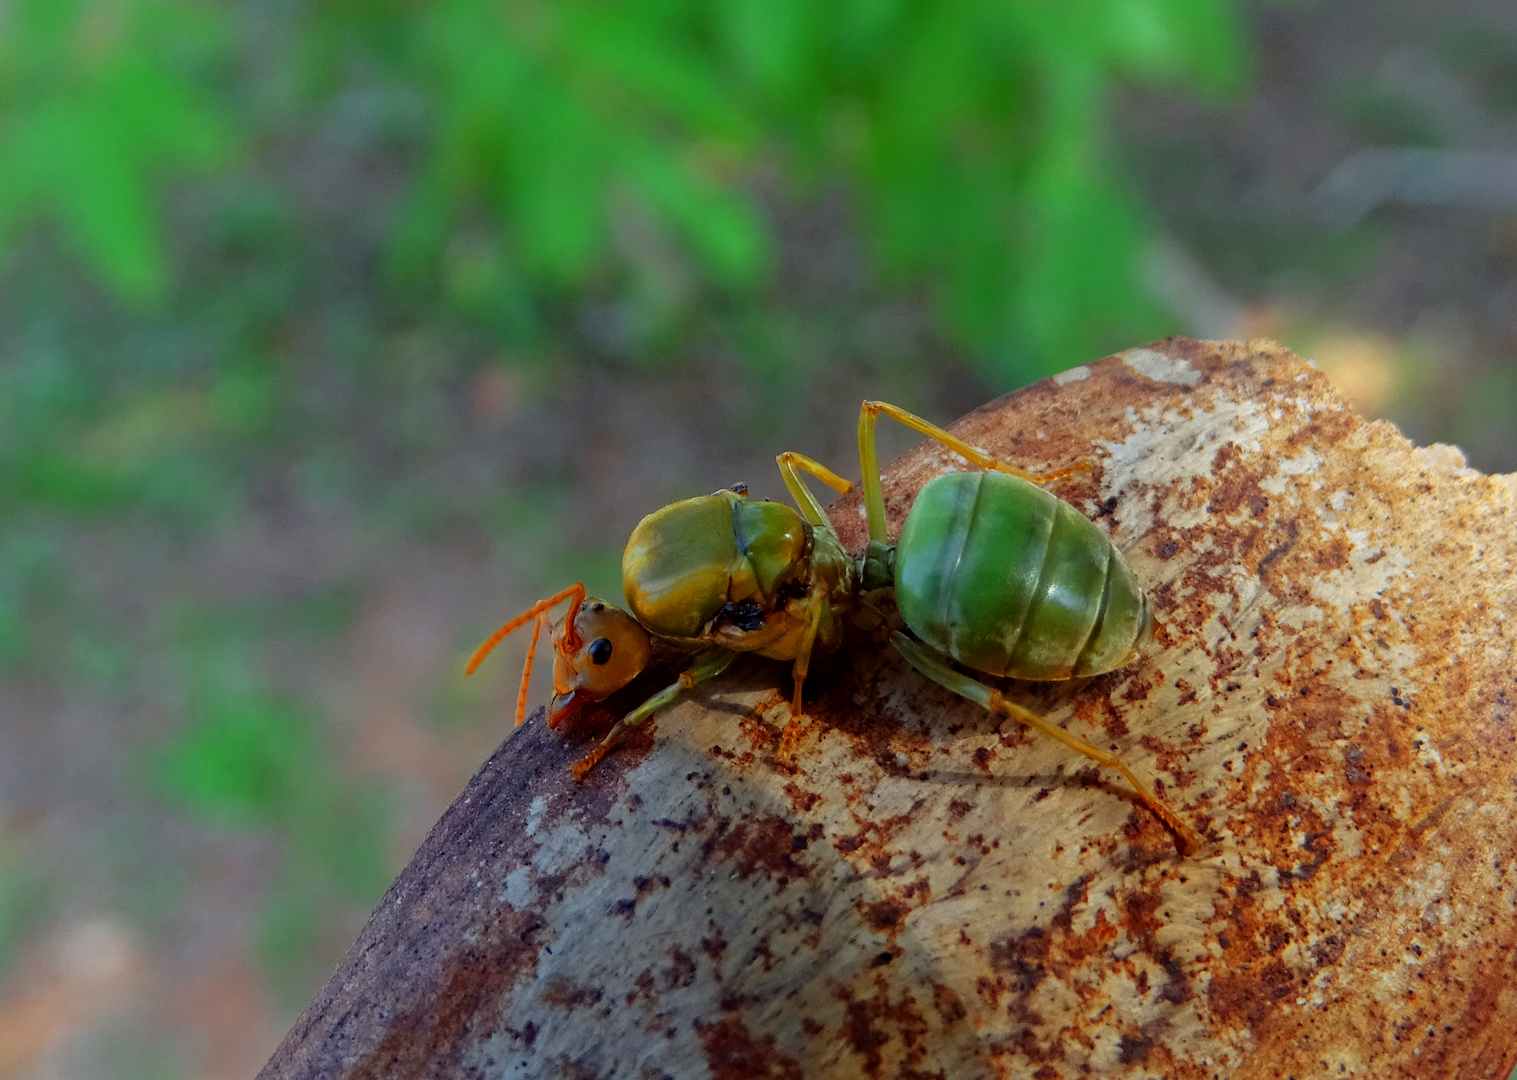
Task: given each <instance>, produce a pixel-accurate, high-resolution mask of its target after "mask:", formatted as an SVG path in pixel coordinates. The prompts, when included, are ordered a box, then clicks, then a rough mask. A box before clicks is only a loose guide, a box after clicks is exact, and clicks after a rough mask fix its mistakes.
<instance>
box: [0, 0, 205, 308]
mask: <svg viewBox="0 0 1517 1080" xmlns="http://www.w3.org/2000/svg"><path fill="white" fill-rule="evenodd" d="M222 36H223V35H222V27H221V26H220V25H219V23H218V20H216V19H215V18H213V17H212V14H211V12H209V11H208V10H207V9H206V8H204V7H203V6H202V5H199V4H195V3H189V2H185V0H130V2H126V3H116V2H101V0H14V2H12V3H8V4H6V5H5V7H4V8H3V9H0V244H3V243H4V241H5V240H6V239H7V237H8V235H9V234H11V233H12V232H14V230H15V229H16V228H17V226H18V225H20V224H21V223H23V222H25V221H27V220H30V219H32V218H37V217H43V218H47V219H50V220H52V221H53V222H55V223H56V224H57V225H59V226H61V228H62V230H63V232H64V233H65V235H66V236H67V238H68V240H69V241H70V242H71V243H72V244H73V245H74V246H75V247H76V248H77V250H78V251H79V253H80V254H81V255H82V256H83V257H84V259H85V260H86V261H87V262H88V263H89V264H90V266H91V267H92V268H93V269H94V270H95V271H96V272H97V273H98V274H99V275H100V276H101V277H102V278H103V279H104V280H105V281H106V283H107V284H108V285H110V286H111V287H112V288H113V289H115V291H116V292H117V293H118V294H119V295H121V296H123V297H125V298H127V299H129V300H133V301H146V300H151V299H154V298H156V297H158V296H160V295H161V294H162V293H163V290H164V287H165V282H166V276H167V267H166V256H165V254H164V250H163V247H164V241H163V235H162V232H163V230H162V228H161V225H160V222H159V215H158V209H157V199H156V198H155V195H156V194H157V192H156V190H155V189H156V187H157V185H158V183H159V181H160V179H161V178H162V177H163V176H164V175H165V173H166V172H167V171H168V170H172V169H175V168H180V167H184V166H200V167H206V166H208V165H210V164H212V163H213V162H215V161H216V159H217V158H218V157H220V156H222V155H224V154H225V152H226V150H227V149H228V147H229V145H230V141H231V138H232V135H233V131H232V127H231V125H230V124H229V122H228V119H227V117H226V116H225V115H223V113H222V112H221V110H219V109H218V108H217V107H216V105H215V103H214V97H213V95H212V94H210V93H209V87H208V86H207V78H206V72H205V70H204V69H205V67H206V65H207V63H208V62H209V61H211V60H212V59H213V58H214V57H215V56H216V54H217V53H218V52H220V51H221V49H220V46H221V45H222Z"/></svg>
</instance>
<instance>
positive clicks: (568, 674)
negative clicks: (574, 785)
mask: <svg viewBox="0 0 1517 1080" xmlns="http://www.w3.org/2000/svg"><path fill="white" fill-rule="evenodd" d="M570 615H571V616H572V619H571V618H565V619H564V621H563V622H561V623H560V624H559V625H558V626H557V627H555V628H554V630H553V700H552V701H551V702H549V704H548V726H549V727H558V725H559V724H561V723H563V722H564V720H566V719H568V718H569V717H570V716H572V715H573V714H574V713H575V712H576V711H578V710H579V709H580V708H582V707H583V706H585V705H587V704H589V703H591V702H595V701H600V700H601V699H603V698H606V697H609V696H610V695H611V694H614V693H615V692H616V691H618V690H620V689H621V688H622V687H624V686H626V685H627V684H628V683H629V682H631V681H632V680H633V679H635V678H636V677H637V676H638V675H639V674H641V673H642V670H643V668H645V667H647V666H648V658H649V657H650V656H651V655H652V654H653V643H652V640H651V639H650V638H649V637H648V631H646V630H644V629H643V628H642V625H641V624H640V623H638V621H637V620H636V619H634V618H633V617H632V616H631V615H628V614H627V613H626V612H625V611H623V610H622V609H621V608H619V607H617V606H616V605H615V604H608V603H606V602H605V601H603V600H595V599H591V598H586V599H585V601H584V602H583V603H582V604H580V605H579V608H578V610H577V611H571V612H570Z"/></svg>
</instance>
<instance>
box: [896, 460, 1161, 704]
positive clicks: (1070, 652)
mask: <svg viewBox="0 0 1517 1080" xmlns="http://www.w3.org/2000/svg"><path fill="white" fill-rule="evenodd" d="M895 585H896V601H897V603H898V604H899V606H900V610H901V616H902V618H903V619H905V621H906V625H907V626H908V627H910V628H911V631H912V632H913V633H914V634H916V635H917V637H919V638H921V639H922V640H923V641H924V642H926V643H927V644H928V645H931V646H932V647H934V648H936V649H938V650H939V651H941V652H945V653H947V654H949V655H950V656H952V657H953V658H954V659H956V660H958V661H960V662H961V663H964V664H967V665H969V666H970V667H972V668H976V669H978V670H980V671H984V672H987V673H989V674H992V675H1010V676H1012V677H1013V678H1018V679H1067V678H1070V677H1071V676H1077V675H1098V674H1100V673H1101V672H1103V671H1111V670H1113V669H1114V668H1118V667H1121V666H1123V665H1124V664H1126V663H1128V662H1130V661H1131V660H1133V659H1134V658H1135V656H1136V649H1137V646H1138V644H1139V642H1140V640H1141V638H1142V637H1143V636H1144V634H1145V633H1146V632H1147V629H1148V623H1149V619H1148V602H1147V600H1146V599H1145V598H1144V596H1143V592H1142V590H1141V589H1139V588H1138V584H1137V581H1136V580H1134V578H1133V575H1132V571H1131V570H1129V569H1128V566H1127V560H1125V559H1124V558H1123V557H1122V553H1121V552H1119V551H1118V550H1117V549H1116V548H1114V547H1112V544H1111V541H1110V540H1108V539H1107V538H1106V535H1105V534H1104V533H1102V532H1101V530H1100V529H1099V528H1097V527H1096V525H1095V523H1094V522H1092V521H1091V520H1090V519H1089V518H1087V517H1085V515H1083V514H1081V513H1080V512H1079V511H1078V510H1076V509H1075V508H1074V507H1073V506H1071V505H1069V504H1068V503H1066V502H1063V501H1061V500H1060V499H1057V498H1055V497H1054V496H1053V495H1051V494H1049V493H1048V492H1046V491H1044V490H1043V489H1042V488H1040V487H1037V486H1036V485H1034V484H1030V483H1027V482H1026V481H1025V480H1018V479H1016V478H1015V477H1012V476H1007V475H1005V474H1003V473H950V474H948V475H946V476H939V477H936V478H935V479H933V480H932V481H931V482H930V483H929V484H928V485H927V486H926V487H925V488H923V489H922V492H921V494H919V495H918V496H917V498H916V502H915V503H914V504H913V505H912V508H911V513H910V514H909V515H908V516H907V518H906V524H905V526H904V527H903V528H902V530H901V538H900V541H899V543H898V545H897V549H896V575H895Z"/></svg>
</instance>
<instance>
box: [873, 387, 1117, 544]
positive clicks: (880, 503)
mask: <svg viewBox="0 0 1517 1080" xmlns="http://www.w3.org/2000/svg"><path fill="white" fill-rule="evenodd" d="M882 413H883V414H884V415H885V416H888V417H890V418H891V419H892V420H895V421H897V422H898V423H900V424H904V425H905V426H906V427H909V428H911V430H913V431H916V432H919V433H920V434H923V435H926V436H927V437H928V438H929V439H933V440H935V441H937V442H940V443H942V444H943V445H944V446H946V447H948V448H949V449H950V450H952V451H953V452H954V453H956V454H959V455H960V456H962V457H963V458H964V459H965V460H967V461H969V462H970V463H971V464H974V465H978V466H980V468H982V469H991V470H993V471H995V472H1002V473H1005V474H1007V475H1008V476H1015V477H1016V478H1017V479H1019V480H1026V481H1029V482H1030V483H1034V484H1046V483H1049V482H1050V481H1052V480H1058V479H1061V478H1062V477H1065V476H1069V475H1071V474H1073V473H1077V472H1090V471H1091V467H1090V464H1089V463H1088V462H1084V461H1078V462H1076V463H1075V464H1073V465H1070V466H1069V467H1067V468H1064V469H1054V470H1052V471H1050V472H1037V473H1035V472H1029V471H1027V470H1026V469H1019V468H1017V467H1016V466H1015V465H1008V464H1007V463H1006V462H1004V461H1002V460H1000V459H999V458H994V457H991V456H990V455H989V454H987V453H985V451H983V450H980V449H978V448H977V447H973V446H970V445H969V444H968V443H967V442H965V441H964V440H963V439H961V438H959V437H958V436H957V435H954V434H951V433H950V432H948V431H945V430H944V429H943V428H940V427H938V426H937V425H936V424H931V423H928V422H927V421H926V420H923V419H922V418H921V417H920V416H917V415H915V414H913V413H909V412H907V411H906V410H905V409H903V408H901V407H900V406H898V405H891V404H889V403H888V402H884V401H866V402H864V404H863V405H862V406H861V407H860V408H859V465H860V467H861V468H862V469H863V470H864V513H865V516H866V517H867V518H868V520H869V539H871V540H877V541H879V542H880V543H884V542H885V541H886V539H887V536H886V529H885V491H884V486H883V484H882V483H881V481H880V458H879V451H878V450H877V449H876V448H875V441H874V428H875V422H876V421H877V420H878V419H879V418H880V415H881V414H882Z"/></svg>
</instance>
